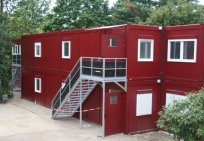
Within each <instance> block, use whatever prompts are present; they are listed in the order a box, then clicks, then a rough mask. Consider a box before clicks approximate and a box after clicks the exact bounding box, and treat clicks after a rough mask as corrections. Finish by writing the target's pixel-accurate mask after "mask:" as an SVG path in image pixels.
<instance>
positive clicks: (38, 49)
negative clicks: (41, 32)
mask: <svg viewBox="0 0 204 141" xmlns="http://www.w3.org/2000/svg"><path fill="white" fill-rule="evenodd" d="M35 57H41V43H40V42H37V43H35Z"/></svg>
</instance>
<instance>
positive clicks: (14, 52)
mask: <svg viewBox="0 0 204 141" xmlns="http://www.w3.org/2000/svg"><path fill="white" fill-rule="evenodd" d="M17 48H18V45H14V46H13V47H12V55H17V54H18V53H17V50H18V49H17Z"/></svg>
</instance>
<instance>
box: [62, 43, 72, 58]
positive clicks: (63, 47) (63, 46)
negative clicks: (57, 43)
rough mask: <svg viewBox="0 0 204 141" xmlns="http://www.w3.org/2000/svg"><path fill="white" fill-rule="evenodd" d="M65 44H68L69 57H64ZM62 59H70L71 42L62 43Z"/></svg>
mask: <svg viewBox="0 0 204 141" xmlns="http://www.w3.org/2000/svg"><path fill="white" fill-rule="evenodd" d="M65 43H68V44H69V47H68V48H69V55H68V56H65V54H64V51H65V45H64V44H65ZM62 58H63V59H70V58H71V41H62Z"/></svg>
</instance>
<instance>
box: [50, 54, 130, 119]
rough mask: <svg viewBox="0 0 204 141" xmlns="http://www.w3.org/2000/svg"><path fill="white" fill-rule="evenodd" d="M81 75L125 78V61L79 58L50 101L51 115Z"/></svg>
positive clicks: (118, 59) (120, 59)
mask: <svg viewBox="0 0 204 141" xmlns="http://www.w3.org/2000/svg"><path fill="white" fill-rule="evenodd" d="M81 75H88V76H90V77H100V78H103V79H107V78H110V79H114V78H117V77H126V76H127V59H126V58H98V57H80V59H79V60H78V61H77V63H76V64H75V66H74V67H73V69H72V70H71V71H70V73H69V75H68V76H67V78H66V79H65V81H64V83H63V85H61V87H60V89H59V90H58V92H57V93H56V95H55V97H54V98H53V100H52V112H53V113H52V115H54V113H55V111H56V110H57V109H59V107H60V105H61V104H62V102H64V99H65V98H66V97H67V94H68V93H69V92H70V91H71V90H72V88H73V86H74V85H75V84H76V82H77V81H78V80H79V78H80V76H81Z"/></svg>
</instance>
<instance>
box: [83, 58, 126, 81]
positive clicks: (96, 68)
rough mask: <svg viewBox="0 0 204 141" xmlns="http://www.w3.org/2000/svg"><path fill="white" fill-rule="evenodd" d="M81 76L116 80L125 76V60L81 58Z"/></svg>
mask: <svg viewBox="0 0 204 141" xmlns="http://www.w3.org/2000/svg"><path fill="white" fill-rule="evenodd" d="M81 68H82V72H81V74H82V75H88V76H92V77H99V78H104V79H106V78H113V79H114V78H118V77H126V75H127V59H126V58H86V57H83V58H81Z"/></svg>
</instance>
